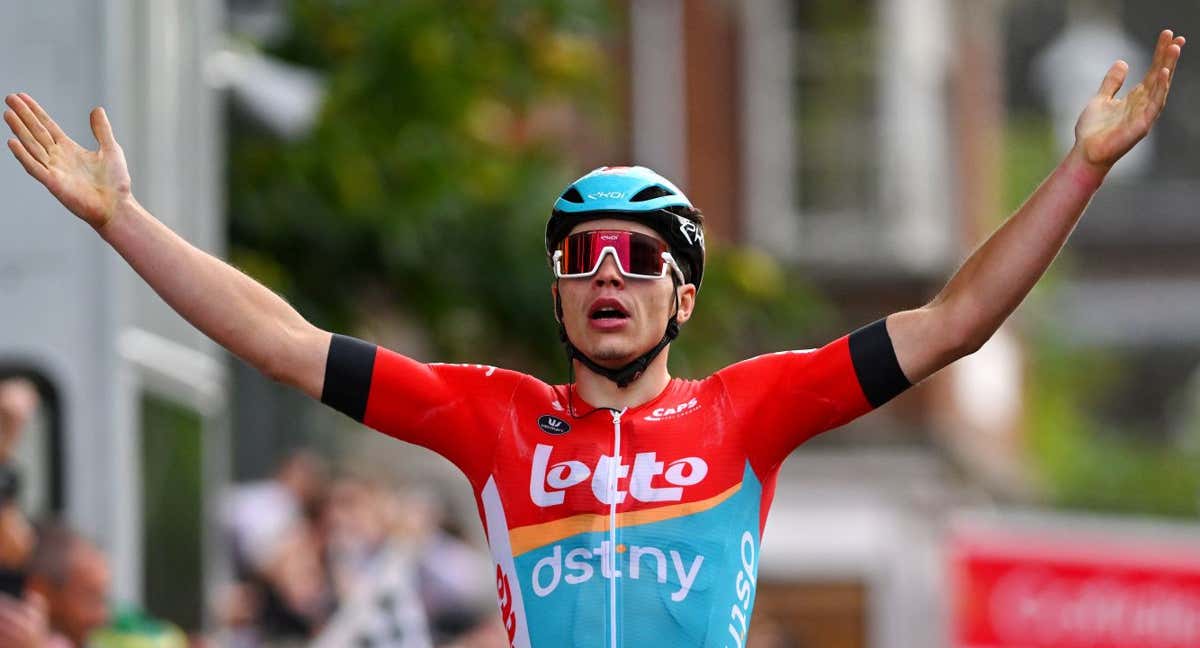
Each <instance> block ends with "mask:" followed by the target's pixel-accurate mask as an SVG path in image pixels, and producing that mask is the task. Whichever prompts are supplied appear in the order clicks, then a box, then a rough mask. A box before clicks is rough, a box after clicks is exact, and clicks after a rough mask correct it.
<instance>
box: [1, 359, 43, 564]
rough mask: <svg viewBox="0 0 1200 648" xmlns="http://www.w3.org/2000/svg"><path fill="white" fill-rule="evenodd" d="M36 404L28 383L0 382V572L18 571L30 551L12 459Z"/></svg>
mask: <svg viewBox="0 0 1200 648" xmlns="http://www.w3.org/2000/svg"><path fill="white" fill-rule="evenodd" d="M39 400H40V399H39V397H38V392H37V388H36V387H34V386H33V383H31V382H29V381H28V380H24V379H9V380H3V381H0V570H3V569H9V570H15V569H19V568H20V567H21V566H22V565H23V564H24V563H25V561H26V560H27V559H28V557H29V553H30V552H31V551H32V550H33V542H34V536H33V529H32V527H31V526H30V525H29V522H28V521H27V520H26V518H25V516H24V515H23V514H22V513H21V510H20V508H19V507H18V505H17V495H18V491H19V489H20V475H19V474H18V473H17V469H16V466H15V465H14V464H13V463H12V456H13V452H14V451H15V450H16V447H17V443H18V442H19V441H20V438H21V433H22V431H24V429H25V427H26V426H27V425H28V423H29V421H30V420H31V419H32V418H33V415H34V413H35V412H36V411H37V408H38V403H39Z"/></svg>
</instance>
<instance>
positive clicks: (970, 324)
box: [938, 317, 999, 364]
mask: <svg viewBox="0 0 1200 648" xmlns="http://www.w3.org/2000/svg"><path fill="white" fill-rule="evenodd" d="M997 328H999V326H998V325H997V326H992V325H991V324H990V323H988V322H981V321H978V320H977V319H974V318H969V317H952V318H949V319H948V321H947V323H946V325H945V326H944V327H943V328H942V331H941V335H939V336H938V338H939V339H941V340H943V341H944V344H945V346H944V354H945V356H946V358H945V359H946V364H949V363H950V362H954V361H955V360H958V359H959V358H965V357H967V356H969V355H971V354H972V353H975V352H976V351H978V350H979V349H981V348H983V345H984V344H986V343H987V341H988V340H989V339H991V337H992V334H993V333H995V332H996V329H997Z"/></svg>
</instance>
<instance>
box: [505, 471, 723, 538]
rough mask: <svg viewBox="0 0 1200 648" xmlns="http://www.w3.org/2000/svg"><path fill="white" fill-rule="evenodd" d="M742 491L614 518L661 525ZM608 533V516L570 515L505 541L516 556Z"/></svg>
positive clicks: (521, 531) (523, 530) (528, 528)
mask: <svg viewBox="0 0 1200 648" xmlns="http://www.w3.org/2000/svg"><path fill="white" fill-rule="evenodd" d="M741 487H742V484H741V482H739V483H737V484H734V485H733V486H730V487H729V488H728V489H726V490H725V491H724V492H722V493H718V494H717V495H714V496H712V497H710V498H708V499H703V500H698V501H695V502H685V503H683V504H673V505H671V506H661V507H659V508H653V509H649V510H644V511H627V512H625V513H619V514H617V526H618V527H630V526H637V525H639V524H650V523H651V522H661V521H663V520H671V519H674V518H678V517H683V516H685V515H692V514H693V513H701V512H703V511H707V510H708V509H711V508H715V507H716V506H717V505H719V504H720V503H721V502H724V501H725V500H727V499H729V498H730V497H733V495H734V493H736V492H738V490H739V489H741ZM607 530H608V515H597V514H594V513H585V514H583V515H572V516H571V517H566V518H563V519H561V520H554V521H553V522H543V523H541V524H530V525H528V526H523V527H518V528H516V529H512V530H510V531H509V532H508V541H509V543H510V544H511V545H512V555H513V556H519V555H521V554H523V553H525V552H526V551H530V550H532V549H537V548H538V547H543V546H545V545H548V544H550V543H552V542H557V541H559V540H562V539H563V538H569V537H571V536H573V535H578V534H580V533H587V532H589V531H607Z"/></svg>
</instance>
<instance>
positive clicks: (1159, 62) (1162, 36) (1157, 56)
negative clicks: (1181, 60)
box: [1142, 29, 1175, 85]
mask: <svg viewBox="0 0 1200 648" xmlns="http://www.w3.org/2000/svg"><path fill="white" fill-rule="evenodd" d="M1174 38H1175V35H1174V34H1173V33H1171V30H1169V29H1164V30H1162V31H1161V32H1159V33H1158V42H1157V43H1155V44H1154V57H1153V60H1151V61H1150V69H1149V70H1146V78H1144V79H1142V83H1144V84H1146V85H1149V84H1150V83H1151V82H1152V81H1153V80H1154V78H1155V77H1157V76H1158V69H1159V68H1161V67H1163V65H1165V64H1166V61H1167V47H1168V46H1170V45H1171V41H1172V40H1173V39H1174Z"/></svg>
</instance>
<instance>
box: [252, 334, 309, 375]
mask: <svg viewBox="0 0 1200 648" xmlns="http://www.w3.org/2000/svg"><path fill="white" fill-rule="evenodd" d="M299 338H300V335H298V334H297V333H296V332H295V331H292V330H290V329H288V328H286V327H284V328H283V329H282V330H280V331H279V332H278V334H277V335H274V336H272V338H271V342H270V343H268V344H266V345H264V346H263V348H262V351H261V355H260V357H259V358H258V361H257V362H255V363H253V364H254V366H255V368H256V369H258V370H259V371H260V372H261V373H262V374H263V375H264V376H266V377H267V378H269V379H271V381H273V382H276V383H280V384H282V385H289V386H293V387H294V386H297V383H298V375H299V373H300V372H299V370H298V366H297V365H298V364H299V363H298V362H297V361H296V358H298V357H300V353H299V349H302V348H303V347H304V344H303V342H302V341H301V340H300V339H299Z"/></svg>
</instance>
